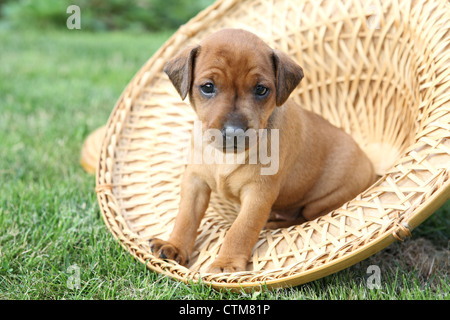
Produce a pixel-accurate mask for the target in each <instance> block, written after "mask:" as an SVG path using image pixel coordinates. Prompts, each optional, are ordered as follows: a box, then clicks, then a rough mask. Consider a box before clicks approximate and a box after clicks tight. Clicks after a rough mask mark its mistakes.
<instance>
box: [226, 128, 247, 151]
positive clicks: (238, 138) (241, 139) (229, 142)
mask: <svg viewBox="0 0 450 320" xmlns="http://www.w3.org/2000/svg"><path fill="white" fill-rule="evenodd" d="M247 129H248V128H247V127H246V126H244V124H226V125H225V126H224V127H223V129H222V135H223V144H224V145H223V146H224V148H233V149H237V148H238V145H239V143H241V144H242V147H243V148H245V132H246V131H247Z"/></svg>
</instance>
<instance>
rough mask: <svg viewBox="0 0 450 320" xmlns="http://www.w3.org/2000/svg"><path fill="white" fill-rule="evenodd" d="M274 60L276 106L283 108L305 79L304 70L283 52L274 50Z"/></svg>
mask: <svg viewBox="0 0 450 320" xmlns="http://www.w3.org/2000/svg"><path fill="white" fill-rule="evenodd" d="M272 58H273V63H274V68H275V77H276V88H277V93H276V104H277V106H281V105H282V104H283V103H285V102H286V100H287V98H289V95H290V94H291V92H292V91H293V90H294V89H295V87H297V85H298V84H299V83H300V81H301V80H302V79H303V69H302V68H301V67H300V66H299V65H298V64H297V63H295V62H294V60H292V59H291V58H290V57H289V56H288V55H287V54H285V53H283V52H281V51H278V50H273V56H272Z"/></svg>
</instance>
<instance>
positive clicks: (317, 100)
mask: <svg viewBox="0 0 450 320" xmlns="http://www.w3.org/2000/svg"><path fill="white" fill-rule="evenodd" d="M368 3H370V2H368V1H362V0H361V1H358V0H347V1H345V0H342V1H334V0H333V1H331V0H330V1H315V0H310V1H308V0H299V1H286V0H246V1H242V0H219V1H217V2H216V3H215V4H214V5H212V6H211V7H210V8H208V9H206V10H204V11H203V12H201V13H200V14H199V15H198V16H197V17H195V18H194V19H193V20H191V21H190V22H189V23H187V24H186V25H184V26H183V27H181V28H180V29H179V30H178V31H177V32H176V33H175V34H174V35H173V36H172V37H171V38H170V39H169V40H168V41H167V42H166V43H165V44H164V45H163V46H162V47H161V48H160V50H159V51H158V52H157V53H156V54H155V55H154V56H153V57H151V59H150V60H149V61H148V62H147V63H146V64H145V65H144V66H143V67H142V69H141V70H140V71H139V72H138V73H137V74H136V76H135V77H134V79H133V80H132V81H131V82H130V83H129V85H128V86H127V87H126V89H125V90H124V92H123V94H122V95H121V97H120V99H119V100H118V102H117V104H116V106H115V108H114V110H113V112H112V114H111V117H110V119H109V121H108V124H107V126H106V128H104V129H102V130H104V131H103V134H104V137H105V138H104V140H103V144H102V147H101V150H100V159H99V161H98V167H97V187H96V191H97V194H98V201H99V204H100V210H101V212H102V214H103V217H104V221H105V223H106V225H107V226H108V227H109V230H110V231H111V233H112V234H113V235H114V236H115V237H116V238H117V239H118V240H119V241H120V242H121V243H122V244H123V246H124V247H125V248H126V249H127V250H128V251H129V252H130V253H131V254H132V255H133V256H134V257H136V258H137V259H138V260H139V261H141V262H142V263H144V264H145V265H146V266H147V267H148V268H150V269H151V270H154V271H156V272H159V273H162V274H165V275H168V276H170V277H172V278H175V279H178V280H181V281H185V282H190V281H193V282H198V281H201V282H202V283H206V284H211V285H212V286H213V287H215V288H231V289H241V288H243V289H249V288H253V287H260V286H261V285H266V286H267V287H269V288H275V287H282V286H292V285H298V284H301V283H305V282H308V281H311V280H314V279H317V278H320V277H323V276H325V275H328V274H331V273H333V272H336V271H338V270H341V269H343V268H345V267H348V266H350V265H352V264H354V263H356V262H358V261H361V260H362V259H365V258H366V257H368V256H370V255H372V254H374V253H375V252H377V251H379V250H381V249H382V248H384V247H386V246H387V245H389V244H390V243H392V242H393V241H395V240H396V239H398V240H402V239H403V238H404V237H405V236H408V235H409V234H410V231H411V230H412V229H414V228H415V227H416V226H417V225H419V224H420V223H421V222H422V221H423V220H425V219H426V218H427V217H428V216H429V215H430V214H432V213H433V212H434V211H435V210H436V209H437V208H439V207H440V206H441V205H442V204H443V203H444V202H445V201H446V200H447V199H448V198H449V191H450V180H449V172H450V139H449V138H450V60H449V59H450V50H449V46H450V36H449V34H450V32H449V25H450V6H449V4H448V2H447V1H445V0H444V1H437V0H436V1H396V0H390V1H382V3H381V1H378V0H376V1H373V2H372V3H371V4H370V5H368ZM224 27H238V28H243V29H247V30H249V31H252V32H254V33H256V34H257V35H259V36H261V37H262V38H263V39H264V40H265V41H266V42H268V43H269V44H270V45H271V46H272V47H275V48H278V49H280V50H283V51H284V52H286V53H288V54H290V55H291V56H292V57H293V58H294V59H296V60H297V62H298V63H299V64H300V65H301V66H302V67H303V69H304V71H305V78H304V80H303V81H302V82H301V85H300V86H299V87H298V89H297V90H296V91H294V93H293V94H292V95H291V97H292V98H293V99H295V100H296V101H297V102H298V103H299V104H301V105H302V106H303V107H305V108H307V109H310V110H313V111H315V112H317V113H319V114H321V115H322V116H324V117H325V118H326V119H328V120H329V121H330V122H331V123H333V124H335V125H336V126H338V127H341V128H343V129H344V130H346V131H347V132H349V133H350V134H351V135H352V136H353V137H354V139H355V140H356V141H357V142H358V143H359V144H360V146H361V147H362V148H363V149H364V150H365V151H366V152H367V153H368V154H369V155H370V157H371V158H372V160H373V162H374V164H375V166H376V168H377V170H378V172H379V174H380V175H381V178H380V179H379V180H378V181H377V182H376V183H375V184H374V185H373V186H371V187H370V188H369V189H367V190H366V191H364V192H363V193H361V194H360V195H359V196H358V197H356V198H355V199H353V200H351V201H349V202H348V203H347V204H345V205H344V206H342V207H341V208H339V209H337V210H335V211H333V212H331V213H329V214H328V215H325V216H323V217H320V218H318V219H317V220H315V221H311V222H308V223H306V224H303V225H300V226H293V227H290V228H285V229H278V230H263V231H262V232H261V234H260V237H259V241H258V242H257V244H256V246H255V248H254V251H253V254H252V257H251V259H250V261H249V262H248V270H249V271H245V272H239V273H228V274H226V273H224V274H208V273H205V270H207V268H208V266H209V265H210V263H211V262H212V261H213V260H214V258H215V256H216V255H217V253H218V251H219V248H220V245H221V243H222V241H223V239H224V236H225V233H226V232H227V229H228V228H229V227H230V225H231V223H232V222H233V219H234V218H235V217H236V214H237V209H238V208H237V207H236V206H235V205H233V204H231V203H228V202H226V201H225V200H224V199H220V198H218V197H217V196H214V195H213V197H212V200H211V203H210V206H209V209H208V211H207V213H206V216H205V218H204V219H203V221H202V224H201V226H200V228H199V231H198V238H197V242H196V246H195V249H194V254H193V256H192V257H191V260H190V261H191V262H190V265H189V266H188V267H184V266H180V265H178V264H177V263H176V262H174V261H170V260H161V259H158V258H155V257H154V256H153V255H152V253H151V252H150V250H149V246H148V240H149V239H150V238H152V237H155V236H157V237H160V238H163V239H166V238H167V237H168V235H169V234H170V232H171V230H172V228H173V222H174V218H175V216H176V214H177V209H178V200H179V182H180V175H181V173H182V172H183V167H184V165H183V161H180V158H179V157H178V154H179V151H180V145H182V141H183V138H184V137H185V132H186V131H190V130H191V126H192V123H193V121H194V119H195V114H194V112H193V111H192V109H191V108H190V106H188V105H187V104H186V103H185V102H182V101H181V99H180V97H179V96H178V94H177V92H176V91H175V89H174V88H173V86H172V85H171V83H170V82H169V80H168V78H167V77H166V75H165V74H164V73H163V71H162V69H163V65H164V63H165V62H166V61H167V60H168V59H170V58H171V57H172V56H173V55H174V54H175V53H177V52H178V50H180V49H181V48H183V47H185V46H186V45H188V44H191V43H196V42H198V41H199V40H200V39H202V38H203V37H204V36H205V35H207V34H209V33H211V32H214V31H217V30H219V29H221V28H224ZM103 134H102V136H103Z"/></svg>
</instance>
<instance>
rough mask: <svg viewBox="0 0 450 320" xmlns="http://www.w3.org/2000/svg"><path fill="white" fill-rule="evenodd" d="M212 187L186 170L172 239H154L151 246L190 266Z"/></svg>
mask: <svg viewBox="0 0 450 320" xmlns="http://www.w3.org/2000/svg"><path fill="white" fill-rule="evenodd" d="M210 195H211V189H210V188H209V186H208V185H207V184H206V183H204V182H203V181H201V180H199V179H197V178H196V177H194V176H193V175H190V174H189V172H185V175H184V177H183V181H182V183H181V198H180V206H179V212H178V215H177V217H176V219H175V226H174V229H173V231H172V233H171V234H170V237H169V240H168V241H164V240H160V239H157V238H153V239H151V240H150V249H151V250H152V252H153V253H154V254H155V256H158V257H160V258H162V259H172V260H175V261H176V262H178V263H179V264H182V265H186V264H187V263H188V262H189V256H190V255H191V253H192V249H193V248H194V244H195V239H196V237H197V229H198V227H199V225H200V221H201V219H202V218H203V216H204V214H205V211H206V209H207V208H208V204H209V198H210Z"/></svg>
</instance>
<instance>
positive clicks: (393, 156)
mask: <svg viewBox="0 0 450 320" xmlns="http://www.w3.org/2000/svg"><path fill="white" fill-rule="evenodd" d="M362 149H363V150H364V152H365V153H366V155H367V157H368V158H369V159H370V160H371V161H372V164H373V167H374V170H375V174H376V175H379V176H382V175H384V174H385V173H386V172H387V171H388V170H389V169H390V168H392V166H394V164H395V162H396V161H397V160H398V159H399V158H400V156H401V154H402V153H401V150H400V149H399V148H398V147H396V146H393V145H391V144H389V143H387V142H372V143H369V144H367V145H366V146H364V147H362Z"/></svg>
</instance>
